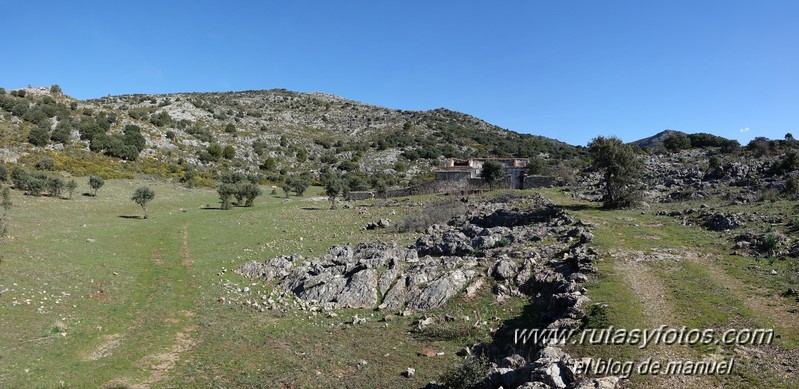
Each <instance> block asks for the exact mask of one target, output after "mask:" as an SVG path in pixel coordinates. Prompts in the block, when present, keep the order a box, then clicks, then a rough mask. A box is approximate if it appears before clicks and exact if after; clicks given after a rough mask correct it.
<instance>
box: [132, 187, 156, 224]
mask: <svg viewBox="0 0 799 389" xmlns="http://www.w3.org/2000/svg"><path fill="white" fill-rule="evenodd" d="M154 198H155V191H154V190H152V189H150V188H148V187H146V186H141V187H139V188H138V189H136V191H135V192H133V197H131V198H130V199H131V200H133V202H134V203H136V204H139V206H141V208H142V209H143V210H144V218H145V219H147V204H148V203H149V202H150V201H152V200H153V199H154Z"/></svg>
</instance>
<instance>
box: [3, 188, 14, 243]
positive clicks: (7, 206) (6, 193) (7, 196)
mask: <svg viewBox="0 0 799 389" xmlns="http://www.w3.org/2000/svg"><path fill="white" fill-rule="evenodd" d="M2 198H3V200H2V203H0V205H2V207H3V216H2V218H0V236H8V212H9V211H11V205H12V203H11V190H10V189H8V187H7V186H6V187H3V190H2Z"/></svg>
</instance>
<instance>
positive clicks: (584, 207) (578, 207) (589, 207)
mask: <svg viewBox="0 0 799 389" xmlns="http://www.w3.org/2000/svg"><path fill="white" fill-rule="evenodd" d="M558 207H560V208H563V209H565V210H567V211H612V209H610V208H604V207H602V204H568V205H558Z"/></svg>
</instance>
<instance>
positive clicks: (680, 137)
mask: <svg viewBox="0 0 799 389" xmlns="http://www.w3.org/2000/svg"><path fill="white" fill-rule="evenodd" d="M663 147H665V148H666V150H668V151H671V152H677V151H680V150H686V149H689V148H691V138H689V137H688V135H686V134H683V133H681V132H673V133H671V134H669V136H667V137H666V139H664V140H663Z"/></svg>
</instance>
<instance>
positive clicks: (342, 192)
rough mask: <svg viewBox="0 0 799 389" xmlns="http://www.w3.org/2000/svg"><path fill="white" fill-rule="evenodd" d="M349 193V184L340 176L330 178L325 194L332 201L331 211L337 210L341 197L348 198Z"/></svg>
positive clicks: (326, 184)
mask: <svg viewBox="0 0 799 389" xmlns="http://www.w3.org/2000/svg"><path fill="white" fill-rule="evenodd" d="M348 191H349V185H348V184H347V182H346V181H345V180H344V179H342V178H341V177H338V176H333V177H330V178H329V179H328V180H327V182H326V183H325V194H326V195H327V197H328V199H330V209H336V201H337V198H338V197H339V196H346V195H347V193H348Z"/></svg>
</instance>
